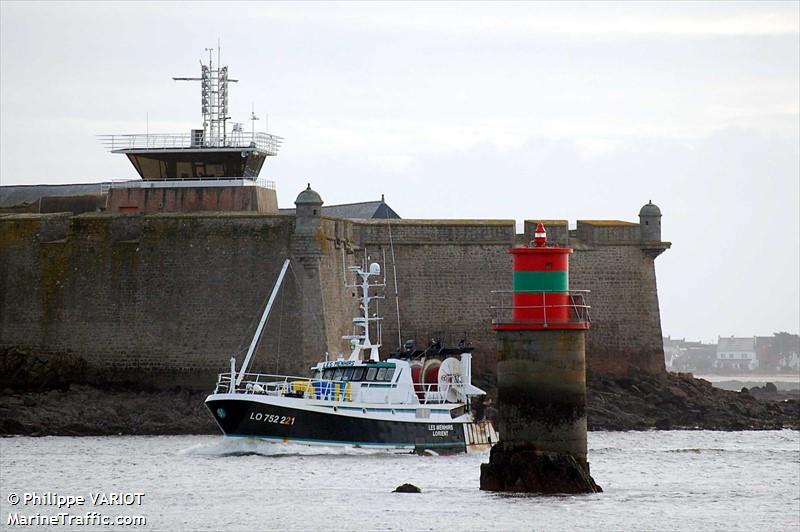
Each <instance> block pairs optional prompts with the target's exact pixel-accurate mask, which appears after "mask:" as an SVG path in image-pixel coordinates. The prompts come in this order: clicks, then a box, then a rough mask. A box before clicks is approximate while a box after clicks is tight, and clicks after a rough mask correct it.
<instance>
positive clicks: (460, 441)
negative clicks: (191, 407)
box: [206, 397, 466, 452]
mask: <svg viewBox="0 0 800 532" xmlns="http://www.w3.org/2000/svg"><path fill="white" fill-rule="evenodd" d="M206 406H207V407H208V409H209V411H210V412H211V415H212V416H214V419H215V420H216V422H217V424H218V425H219V427H220V428H221V429H222V432H223V433H224V434H225V435H226V436H246V437H253V438H265V439H270V440H277V441H294V442H300V443H317V444H335V445H354V446H363V447H386V448H403V449H410V450H415V451H418V452H419V451H423V450H426V449H430V450H434V451H442V450H445V451H450V452H466V441H465V436H464V423H463V422H461V423H457V422H452V421H451V422H441V421H438V422H437V421H430V420H420V421H394V420H385V419H372V418H368V417H355V416H347V415H342V414H340V413H334V412H333V411H331V412H330V413H327V412H317V411H313V410H306V409H302V408H292V407H289V406H282V405H273V404H264V403H261V402H258V401H247V400H234V399H226V398H220V399H214V398H213V397H210V398H209V399H208V400H207V401H206Z"/></svg>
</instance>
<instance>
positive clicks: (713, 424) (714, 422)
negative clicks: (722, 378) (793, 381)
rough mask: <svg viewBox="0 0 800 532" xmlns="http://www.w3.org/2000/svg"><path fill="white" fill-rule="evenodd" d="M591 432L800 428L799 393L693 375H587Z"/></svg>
mask: <svg viewBox="0 0 800 532" xmlns="http://www.w3.org/2000/svg"><path fill="white" fill-rule="evenodd" d="M587 390H588V395H587V399H586V402H587V411H588V419H589V430H647V429H662V430H670V429H672V430H677V429H701V430H773V429H782V428H789V429H795V430H800V401H798V395H797V394H796V393H788V392H779V391H778V390H777V389H776V388H775V386H771V387H770V386H769V384H768V385H767V386H764V387H760V388H754V389H751V390H748V389H746V388H743V389H742V391H740V392H733V391H729V390H723V389H720V388H714V387H713V386H712V385H711V383H710V382H708V381H706V380H703V379H696V378H694V377H692V375H691V374H684V373H677V374H676V373H663V374H650V373H640V372H631V373H630V374H629V375H627V376H624V377H612V376H607V375H589V377H588V380H587Z"/></svg>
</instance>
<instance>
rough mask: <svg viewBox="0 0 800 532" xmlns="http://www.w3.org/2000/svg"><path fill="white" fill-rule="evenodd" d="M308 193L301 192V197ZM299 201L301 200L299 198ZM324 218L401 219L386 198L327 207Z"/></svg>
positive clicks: (325, 207) (284, 210)
mask: <svg viewBox="0 0 800 532" xmlns="http://www.w3.org/2000/svg"><path fill="white" fill-rule="evenodd" d="M305 192H306V191H303V192H301V195H302V194H303V193H305ZM298 199H299V198H298ZM280 212H281V213H285V214H289V213H293V212H294V209H281V210H280ZM322 216H327V217H329V218H344V219H351V220H372V219H387V218H390V219H398V220H399V219H400V216H399V215H398V214H397V213H396V212H394V209H392V208H391V207H389V206H388V205H387V204H386V201H384V197H383V196H381V199H380V200H378V201H362V202H360V203H343V204H341V205H327V206H323V207H322Z"/></svg>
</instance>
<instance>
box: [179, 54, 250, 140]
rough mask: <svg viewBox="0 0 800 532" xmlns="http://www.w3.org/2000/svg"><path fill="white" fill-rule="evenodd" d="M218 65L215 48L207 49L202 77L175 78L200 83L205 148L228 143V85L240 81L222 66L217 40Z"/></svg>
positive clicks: (201, 65) (201, 71) (201, 68)
mask: <svg viewBox="0 0 800 532" xmlns="http://www.w3.org/2000/svg"><path fill="white" fill-rule="evenodd" d="M216 50H217V63H216V65H215V64H214V56H213V53H214V48H206V49H205V51H206V52H208V64H207V65H206V64H203V61H200V77H199V78H188V77H173V78H172V79H173V80H175V81H199V82H200V95H201V100H200V102H201V112H202V115H203V142H202V143H201V144H202V145H203V146H225V145H226V141H227V127H226V121H227V120H228V119H230V117H229V116H228V83H237V82H238V81H239V80H238V79H230V78H229V77H228V67H227V66H221V64H220V62H221V54H220V46H219V40H217V48H216Z"/></svg>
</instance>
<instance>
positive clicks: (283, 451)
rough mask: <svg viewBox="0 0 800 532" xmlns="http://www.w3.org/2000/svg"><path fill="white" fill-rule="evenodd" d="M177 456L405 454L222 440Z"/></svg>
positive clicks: (349, 447) (323, 446)
mask: <svg viewBox="0 0 800 532" xmlns="http://www.w3.org/2000/svg"><path fill="white" fill-rule="evenodd" d="M180 454H183V455H190V456H201V457H210V458H214V457H216V458H224V457H241V456H264V457H270V458H279V457H290V456H364V455H375V456H396V455H397V454H409V453H408V452H407V451H406V452H403V451H399V450H391V449H370V448H362V447H352V446H333V445H330V446H328V445H303V444H300V443H284V442H273V441H267V440H261V439H258V438H230V437H221V438H220V439H219V440H218V441H216V442H214V443H201V444H197V445H193V446H191V447H189V448H187V449H183V450H182V451H180Z"/></svg>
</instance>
